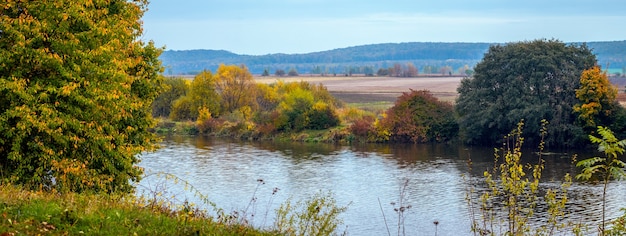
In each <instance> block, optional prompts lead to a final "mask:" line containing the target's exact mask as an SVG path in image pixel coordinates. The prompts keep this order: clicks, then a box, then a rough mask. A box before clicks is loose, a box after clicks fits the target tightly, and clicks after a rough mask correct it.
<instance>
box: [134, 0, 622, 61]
mask: <svg viewBox="0 0 626 236" xmlns="http://www.w3.org/2000/svg"><path fill="white" fill-rule="evenodd" d="M148 8H149V10H148V12H147V13H146V14H145V15H144V18H143V21H144V36H143V39H144V40H153V41H155V43H156V44H157V45H158V46H165V47H166V49H167V50H187V49H216V50H228V51H231V52H234V53H239V54H249V55H263V54H269V53H308V52H316V51H324V50H330V49H335V48H343V47H349V46H357V45H364V44H375V43H400V42H512V41H523V40H532V39H538V38H547V39H552V38H555V39H559V40H561V41H564V42H590V41H613V40H626V27H625V25H626V1H625V0H429V1H423V0H387V1H382V0H377V1H369V0H177V1H175V0H151V1H150V5H149V6H148Z"/></svg>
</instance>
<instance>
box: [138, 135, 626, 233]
mask: <svg viewBox="0 0 626 236" xmlns="http://www.w3.org/2000/svg"><path fill="white" fill-rule="evenodd" d="M161 146H162V148H161V149H159V150H157V151H155V152H151V153H145V154H143V155H142V156H141V163H140V166H142V167H144V168H145V170H146V174H147V177H146V178H144V180H142V181H141V182H140V183H139V186H138V191H139V192H140V193H141V192H143V193H145V194H147V195H150V194H152V193H154V192H155V191H160V192H164V193H165V194H164V195H165V196H170V197H171V199H173V200H174V201H175V203H176V202H177V203H178V204H180V203H182V201H184V200H189V201H191V202H194V203H195V204H197V205H198V206H200V207H205V208H206V209H209V212H212V213H213V215H215V214H216V213H215V212H214V211H213V207H211V206H210V205H207V204H205V203H203V201H202V200H201V199H204V198H202V197H198V196H196V194H195V193H198V192H199V193H200V194H202V195H203V196H206V198H207V199H208V200H209V201H211V202H213V203H215V204H216V205H217V207H219V208H221V209H222V210H223V211H224V212H226V213H232V212H237V213H238V214H239V215H240V218H244V217H245V218H246V219H247V221H248V223H250V224H253V225H255V226H257V227H271V226H272V223H273V222H274V215H275V213H274V210H275V209H276V208H277V207H278V206H279V205H280V204H281V203H283V202H285V201H286V200H287V199H293V200H294V201H297V200H303V199H307V198H309V197H310V196H312V195H314V194H316V193H319V192H320V191H322V192H324V193H326V192H329V191H330V192H332V193H333V194H334V198H335V199H336V200H337V204H338V205H339V206H347V207H348V208H347V211H346V212H345V213H343V214H342V215H341V218H342V219H343V221H344V223H343V224H342V225H341V226H340V228H339V229H338V233H342V232H344V231H345V232H347V234H348V235H388V234H392V235H398V232H399V229H398V222H399V218H403V219H404V223H401V224H400V225H402V226H404V229H401V230H400V231H402V230H404V232H406V234H407V235H435V234H437V235H471V234H472V233H471V232H470V222H471V216H470V210H469V207H468V203H467V200H466V196H467V194H466V193H467V192H468V188H469V186H474V188H475V189H476V190H477V191H479V190H480V189H481V188H484V184H482V183H484V179H483V177H482V176H483V175H482V173H483V171H485V170H486V169H489V168H490V167H492V166H493V149H491V148H476V147H465V146H456V145H445V144H425V145H413V144H410V145H408V144H394V145H376V144H367V145H352V146H342V145H334V144H303V143H282V144H281V143H274V142H268V143H266V142H240V141H229V140H219V139H211V138H205V137H178V136H175V137H166V138H165V139H164V141H163V143H162V145H161ZM526 153H529V155H526V158H527V159H529V160H534V159H536V155H533V154H530V153H531V152H530V151H528V152H526ZM581 155H582V156H579V157H578V158H579V159H581V158H584V157H586V156H585V155H584V154H581ZM570 156H571V154H565V153H562V154H558V155H550V156H547V157H546V165H545V170H544V172H543V178H542V182H543V184H542V188H548V187H549V188H558V187H559V186H560V184H561V182H560V180H561V179H562V177H563V176H564V175H565V173H568V172H569V173H575V171H576V168H575V166H574V165H572V164H571V159H570ZM470 158H471V160H472V168H471V169H470V168H469V167H468V164H467V163H468V161H467V160H468V159H470ZM157 173H169V174H173V175H176V176H177V177H178V178H179V179H181V180H184V181H187V182H188V185H187V186H185V184H182V183H181V182H180V181H179V182H178V183H173V181H172V180H171V179H170V180H166V179H165V178H164V177H163V175H157ZM261 180H262V181H261ZM405 183H406V184H405ZM403 186H406V187H405V188H403ZM190 188H192V189H191V190H190ZM403 189H404V190H403ZM275 190H277V191H276V192H274V191H275ZM601 193H602V186H601V185H593V184H587V183H577V182H574V184H573V186H572V187H571V188H570V189H569V195H568V201H569V202H568V205H567V209H566V211H568V212H570V214H569V215H568V217H567V219H566V220H567V221H570V222H573V223H580V222H583V223H588V224H591V226H589V228H590V230H592V231H591V232H593V229H594V228H595V226H594V225H597V222H599V220H600V219H601V209H602V206H601V204H600V200H601V196H602V195H601ZM624 193H626V182H612V183H611V184H610V185H609V188H608V199H607V212H608V213H607V215H608V216H609V218H615V217H617V216H619V215H621V212H620V210H619V209H620V208H621V207H626V195H625V194H624ZM401 196H404V201H403V202H404V203H403V205H404V206H409V205H410V206H411V207H410V208H409V209H408V210H407V211H405V212H404V213H403V214H402V216H401V217H400V216H399V215H398V213H397V212H396V211H394V208H396V207H398V205H399V202H400V197H401ZM471 196H472V198H473V199H475V200H476V199H478V196H479V194H478V193H476V194H472V195H471ZM392 203H395V205H393V204H392ZM543 208H544V206H542V205H540V206H538V210H537V211H538V212H537V215H538V216H540V217H537V218H535V219H533V222H531V223H532V224H533V225H535V226H539V225H541V224H542V221H543V219H545V217H541V216H545V212H543V210H542V209H543ZM477 212H478V211H477ZM477 217H478V216H477ZM435 221H437V222H438V225H435V224H434V222H435ZM565 234H568V233H565Z"/></svg>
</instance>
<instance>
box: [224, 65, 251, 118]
mask: <svg viewBox="0 0 626 236" xmlns="http://www.w3.org/2000/svg"><path fill="white" fill-rule="evenodd" d="M215 81H216V83H215V89H216V91H217V93H218V94H219V96H220V97H221V107H222V110H223V111H224V112H233V111H235V110H237V109H239V108H241V107H244V106H248V107H256V101H255V89H256V86H255V84H254V78H253V77H252V74H250V72H249V71H248V69H247V68H246V67H245V66H243V65H242V66H236V65H220V66H219V68H217V77H216V80H215Z"/></svg>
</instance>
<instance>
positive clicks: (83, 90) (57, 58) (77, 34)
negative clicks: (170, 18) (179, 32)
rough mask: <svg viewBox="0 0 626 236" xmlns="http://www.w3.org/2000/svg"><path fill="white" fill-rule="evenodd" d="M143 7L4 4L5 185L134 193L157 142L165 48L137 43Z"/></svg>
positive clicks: (1, 106) (81, 2)
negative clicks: (155, 105)
mask: <svg viewBox="0 0 626 236" xmlns="http://www.w3.org/2000/svg"><path fill="white" fill-rule="evenodd" d="M146 6H147V1H145V0H138V1H124V0H104V1H88V0H78V1H63V0H61V1H50V0H41V1H3V2H2V3H0V22H2V23H1V24H0V65H1V66H0V133H2V137H1V138H0V178H2V181H3V182H4V181H9V182H12V183H17V184H23V185H25V186H29V187H32V188H40V187H46V188H47V187H49V188H56V189H58V190H60V191H66V190H70V191H105V192H114V191H121V192H128V191H131V190H132V182H136V181H139V179H140V176H141V174H142V171H141V169H140V168H139V167H137V166H136V164H137V163H138V162H139V159H138V157H137V154H139V153H140V152H142V151H146V150H150V149H151V148H153V147H154V146H153V145H154V143H155V136H154V134H152V133H151V132H149V128H150V127H151V126H153V124H154V121H153V119H152V118H151V114H150V113H151V109H150V105H151V104H152V100H153V99H154V98H155V97H156V95H157V94H158V92H159V90H160V87H161V86H160V84H161V80H162V79H161V78H160V76H159V74H160V72H161V71H162V67H161V65H160V61H159V60H158V56H159V54H160V53H161V50H160V49H158V48H155V46H154V45H153V44H152V43H151V42H150V43H144V42H142V41H141V40H140V36H141V35H142V25H141V19H140V18H141V17H142V15H143V13H144V12H145V10H146Z"/></svg>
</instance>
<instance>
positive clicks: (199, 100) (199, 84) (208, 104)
mask: <svg viewBox="0 0 626 236" xmlns="http://www.w3.org/2000/svg"><path fill="white" fill-rule="evenodd" d="M217 86H218V85H217V78H216V76H215V75H213V73H211V71H209V70H205V71H202V72H200V74H197V75H196V76H195V77H194V78H193V81H192V82H191V87H190V88H189V93H188V94H187V96H184V97H181V98H179V99H178V100H177V101H175V102H174V106H173V108H174V109H173V111H172V114H171V115H170V118H172V119H173V120H195V119H196V118H198V114H199V111H200V109H202V108H206V109H208V111H209V112H211V114H212V115H214V116H219V114H220V113H221V111H222V109H221V105H220V104H221V97H220V96H219V94H218V92H217Z"/></svg>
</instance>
